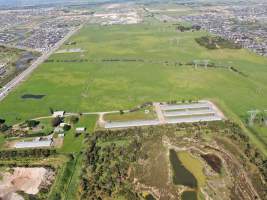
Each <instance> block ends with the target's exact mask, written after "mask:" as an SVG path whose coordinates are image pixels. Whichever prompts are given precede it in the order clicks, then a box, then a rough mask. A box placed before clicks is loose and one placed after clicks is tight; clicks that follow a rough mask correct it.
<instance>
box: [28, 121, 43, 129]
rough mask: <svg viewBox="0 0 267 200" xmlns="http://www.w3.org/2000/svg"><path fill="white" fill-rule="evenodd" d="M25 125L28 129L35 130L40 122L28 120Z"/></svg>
mask: <svg viewBox="0 0 267 200" xmlns="http://www.w3.org/2000/svg"><path fill="white" fill-rule="evenodd" d="M25 123H26V124H27V126H28V127H30V128H33V127H36V126H37V125H38V124H39V123H40V122H39V121H36V120H27V121H26V122H25Z"/></svg>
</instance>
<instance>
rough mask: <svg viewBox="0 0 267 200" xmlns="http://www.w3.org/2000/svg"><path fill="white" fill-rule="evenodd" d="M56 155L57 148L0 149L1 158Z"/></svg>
mask: <svg viewBox="0 0 267 200" xmlns="http://www.w3.org/2000/svg"><path fill="white" fill-rule="evenodd" d="M54 155H56V150H55V149H23V150H7V151H0V159H11V160H12V159H15V158H40V157H49V156H54Z"/></svg>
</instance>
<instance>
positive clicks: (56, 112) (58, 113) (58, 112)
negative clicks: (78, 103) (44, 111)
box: [53, 111, 65, 117]
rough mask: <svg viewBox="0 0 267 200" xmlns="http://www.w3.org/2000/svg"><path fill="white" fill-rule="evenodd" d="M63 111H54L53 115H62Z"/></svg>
mask: <svg viewBox="0 0 267 200" xmlns="http://www.w3.org/2000/svg"><path fill="white" fill-rule="evenodd" d="M64 114H65V111H55V112H54V113H53V117H64Z"/></svg>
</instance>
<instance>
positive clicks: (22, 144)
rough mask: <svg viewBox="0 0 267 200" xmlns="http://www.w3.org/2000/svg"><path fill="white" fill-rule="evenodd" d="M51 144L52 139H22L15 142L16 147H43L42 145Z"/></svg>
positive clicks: (48, 145)
mask: <svg viewBox="0 0 267 200" xmlns="http://www.w3.org/2000/svg"><path fill="white" fill-rule="evenodd" d="M51 145H52V140H43V141H40V140H39V141H36V140H34V141H23V142H17V143H16V144H15V148H16V149H22V148H43V147H50V146H51Z"/></svg>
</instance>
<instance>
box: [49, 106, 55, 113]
mask: <svg viewBox="0 0 267 200" xmlns="http://www.w3.org/2000/svg"><path fill="white" fill-rule="evenodd" d="M49 111H50V113H51V115H52V114H53V113H54V110H53V108H51V107H50V108H49Z"/></svg>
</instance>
